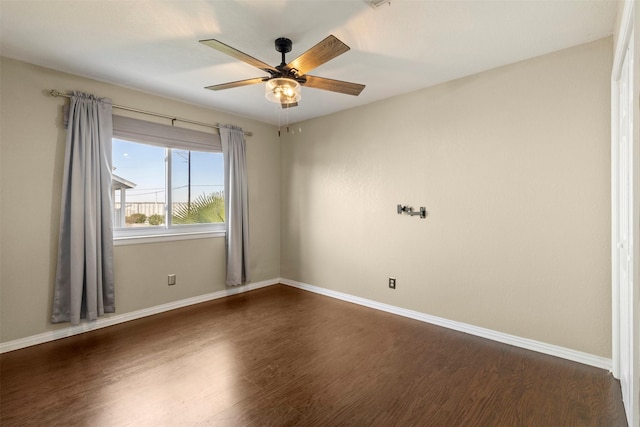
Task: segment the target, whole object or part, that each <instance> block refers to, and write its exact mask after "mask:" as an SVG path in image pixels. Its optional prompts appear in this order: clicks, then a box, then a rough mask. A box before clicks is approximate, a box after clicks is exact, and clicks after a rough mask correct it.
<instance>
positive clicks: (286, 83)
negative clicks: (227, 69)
mask: <svg viewBox="0 0 640 427" xmlns="http://www.w3.org/2000/svg"><path fill="white" fill-rule="evenodd" d="M200 43H202V44H205V45H207V46H209V47H212V48H214V49H216V50H218V51H220V52H222V53H225V54H227V55H229V56H232V57H234V58H236V59H239V60H241V61H243V62H246V63H247V64H249V65H253V66H254V67H256V68H258V69H260V70H262V71H264V72H266V73H268V74H269V75H268V76H265V77H256V78H253V79H247V80H239V81H235V82H229V83H222V84H218V85H213V86H207V87H206V88H205V89H210V90H224V89H231V88H234V87H240V86H247V85H252V84H257V83H262V82H266V85H265V88H266V89H265V96H266V98H267V99H268V100H269V101H272V102H276V103H278V104H280V105H281V107H282V108H290V107H295V106H297V105H298V101H299V100H300V98H301V95H300V86H301V85H302V86H306V87H312V88H315V89H323V90H328V91H331V92H338V93H344V94H347V95H354V96H358V95H359V94H360V92H362V90H363V89H364V87H365V85H361V84H357V83H350V82H344V81H341V80H333V79H327V78H324V77H316V76H311V75H309V74H307V73H308V72H309V71H311V70H313V69H314V68H317V67H319V66H320V65H322V64H324V63H325V62H328V61H330V60H332V59H333V58H335V57H337V56H339V55H342V54H343V53H345V52H346V51H348V50H349V46H347V45H346V44H344V43H343V42H341V41H340V40H338V39H337V38H336V37H334V36H333V35H330V36H328V37H327V38H325V39H324V40H322V41H321V42H320V43H318V44H316V45H315V46H313V47H312V48H311V49H309V50H307V51H306V52H305V53H303V54H302V55H300V56H298V57H297V58H296V59H294V60H293V61H291V62H289V63H288V64H287V63H286V61H285V54H286V53H288V52H291V47H292V46H293V43H292V42H291V40H289V39H287V38H284V37H280V38H278V39H276V41H275V47H276V51H278V52H280V53H281V54H282V62H281V63H280V65H276V66H275V67H272V66H271V65H269V64H266V63H264V62H262V61H260V60H258V59H256V58H254V57H252V56H249V55H247V54H246V53H244V52H241V51H239V50H237V49H234V48H232V47H231V46H228V45H226V44H224V43H222V42H220V41H218V40H214V39H210V40H200Z"/></svg>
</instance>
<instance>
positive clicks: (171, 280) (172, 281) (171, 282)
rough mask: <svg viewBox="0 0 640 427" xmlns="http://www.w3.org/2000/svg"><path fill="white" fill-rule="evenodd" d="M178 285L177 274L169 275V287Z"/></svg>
mask: <svg viewBox="0 0 640 427" xmlns="http://www.w3.org/2000/svg"><path fill="white" fill-rule="evenodd" d="M175 284H176V275H175V274H170V275H169V286H173V285H175Z"/></svg>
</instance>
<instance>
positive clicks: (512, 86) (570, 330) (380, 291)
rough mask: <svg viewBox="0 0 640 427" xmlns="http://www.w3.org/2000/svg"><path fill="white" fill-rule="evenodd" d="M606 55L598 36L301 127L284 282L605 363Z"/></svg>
mask: <svg viewBox="0 0 640 427" xmlns="http://www.w3.org/2000/svg"><path fill="white" fill-rule="evenodd" d="M611 63H612V39H611V38H608V39H604V40H600V41H597V42H594V43H590V44H587V45H582V46H578V47H575V48H571V49H567V50H563V51H560V52H556V53H553V54H549V55H545V56H542V57H539V58H535V59H532V60H528V61H524V62H521V63H517V64H514V65H509V66H505V67H502V68H498V69H495V70H491V71H488V72H484V73H481V74H478V75H474V76H471V77H468V78H464V79H460V80H457V81H454V82H450V83H447V84H442V85H439V86H436V87H432V88H428V89H424V90H421V91H418V92H415V93H411V94H408V95H403V96H398V97H395V98H392V99H388V100H385V101H381V102H378V103H374V104H370V105H367V106H364V107H361V108H356V109H353V110H349V111H345V112H342V113H340V114H334V115H330V116H326V117H322V118H318V119H314V120H309V121H306V122H303V123H300V124H297V125H295V126H294V127H293V129H294V130H295V131H296V132H295V133H294V134H289V135H287V136H286V137H285V138H283V147H282V160H281V163H282V165H283V168H282V221H281V233H282V270H281V274H282V277H286V278H288V279H292V280H297V281H300V282H304V283H308V284H312V285H316V286H320V287H324V288H328V289H332V290H337V291H341V292H345V293H348V294H352V295H356V296H360V297H364V298H369V299H372V300H376V301H381V302H384V303H388V304H392V305H395V306H399V307H404V308H408V309H412V310H417V311H420V312H424V313H428V314H431V315H435V316H440V317H443V318H447V319H451V320H455V321H459V322H464V323H468V324H471V325H475V326H480V327H484V328H489V329H493V330H496V331H501V332H504V333H508V334H513V335H516V336H520V337H525V338H530V339H534V340H539V341H542V342H546V343H550V344H555V345H559V346H563V347H567V348H571V349H575V350H578V351H584V352H587V353H591V354H594V355H598V356H602V357H611V277H610V275H611V267H610V72H611ZM392 83H393V82H392V81H390V84H392ZM365 90H366V89H365ZM398 203H402V204H409V205H411V206H413V207H414V208H418V207H420V206H426V208H427V210H428V212H429V215H428V218H427V219H424V220H423V219H419V218H417V217H408V216H406V215H402V216H399V215H397V214H396V204H398ZM390 276H393V277H396V279H397V289H396V290H390V289H388V287H387V279H388V277H390Z"/></svg>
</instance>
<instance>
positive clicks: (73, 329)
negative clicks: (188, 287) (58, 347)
mask: <svg viewBox="0 0 640 427" xmlns="http://www.w3.org/2000/svg"><path fill="white" fill-rule="evenodd" d="M278 283H280V279H271V280H265V281H262V282H256V283H249V284H248V285H244V286H236V287H232V288H227V289H224V290H222V291H217V292H212V293H210V294H205V295H199V296H197V297H192V298H186V299H182V300H179V301H172V302H170V303H167V304H162V305H157V306H155V307H149V308H144V309H142V310H136V311H132V312H130V313H124V314H114V315H109V316H108V317H107V316H105V317H101V318H100V319H97V320H93V321H88V322H83V323H81V324H80V325H77V326H69V327H66V328H63V329H58V330H55V331H50V332H43V333H41V334H37V335H32V336H30V337H26V338H20V339H17V340H13V341H7V342H4V343H0V354H2V353H6V352H8V351H13V350H19V349H21V348H25V347H30V346H32V345H37V344H43V343H45V342H49V341H54V340H57V339H60V338H66V337H70V336H73V335H78V334H82V333H84V332H89V331H93V330H96V329H100V328H106V327H107V326H113V325H117V324H119V323H124V322H128V321H130V320H136V319H140V318H143V317H147V316H152V315H154V314H159V313H164V312H165V311H170V310H175V309H176V308H182V307H187V306H189V305H193V304H199V303H201V302H206V301H211V300H214V299H218V298H224V297H228V296H230V295H235V294H239V293H242V292H248V291H252V290H254V289H259V288H264V287H265V286H271V285H276V284H278Z"/></svg>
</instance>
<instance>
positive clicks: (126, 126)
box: [113, 116, 226, 246]
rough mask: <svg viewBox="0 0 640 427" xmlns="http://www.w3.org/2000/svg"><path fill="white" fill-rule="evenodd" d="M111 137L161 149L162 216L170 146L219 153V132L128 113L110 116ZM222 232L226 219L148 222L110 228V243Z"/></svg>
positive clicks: (168, 191)
mask: <svg viewBox="0 0 640 427" xmlns="http://www.w3.org/2000/svg"><path fill="white" fill-rule="evenodd" d="M113 119H114V126H113V129H114V131H113V139H120V140H125V141H129V142H133V143H136V144H145V143H146V144H150V145H155V146H160V147H163V148H165V149H168V150H166V151H165V187H166V194H167V197H166V199H165V206H164V213H165V218H169V215H170V214H171V212H169V210H170V209H169V206H172V205H171V197H172V195H171V185H170V183H171V170H172V168H171V161H172V160H171V149H183V150H189V151H206V152H216V153H217V152H219V153H222V144H221V142H220V135H217V134H210V133H205V132H200V131H195V130H192V129H185V128H178V127H174V126H168V125H164V124H160V123H154V122H147V121H144V120H139V119H133V118H130V117H121V116H113ZM225 235H226V223H224V222H219V223H211V224H180V225H171V226H169V225H165V226H148V227H136V228H114V230H113V243H114V245H115V246H120V245H128V244H139V243H152V242H160V241H172V240H186V239H202V238H210V237H223V236H225Z"/></svg>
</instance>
